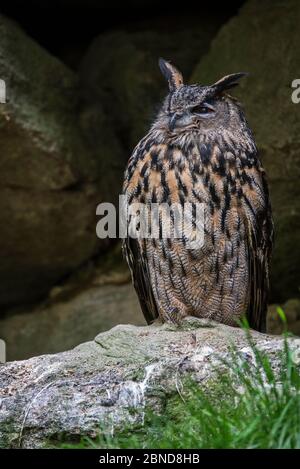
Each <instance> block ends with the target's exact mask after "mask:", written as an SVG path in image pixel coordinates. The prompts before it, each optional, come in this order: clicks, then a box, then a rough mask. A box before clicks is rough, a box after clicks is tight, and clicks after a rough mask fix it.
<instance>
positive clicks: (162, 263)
mask: <svg viewBox="0 0 300 469" xmlns="http://www.w3.org/2000/svg"><path fill="white" fill-rule="evenodd" d="M159 66H160V69H161V71H162V74H163V75H164V77H165V78H166V80H167V82H168V85H169V93H168V95H167V96H166V98H165V99H164V101H163V103H162V106H161V108H160V110H159V112H158V114H157V117H156V119H155V121H154V123H153V124H152V126H151V128H150V130H149V132H148V133H147V135H146V136H145V137H144V138H142V140H141V141H140V142H139V143H138V145H137V146H136V148H135V149H134V151H133V153H132V156H131V157H130V159H129V161H128V165H127V168H126V171H125V177H124V185H123V196H124V197H125V200H126V204H127V210H128V209H129V212H130V208H132V207H133V206H138V207H142V206H143V207H146V208H147V209H149V211H150V212H151V207H153V206H154V205H155V206H160V205H163V206H164V207H165V205H166V204H167V205H169V206H171V207H172V206H173V205H174V206H180V207H183V208H184V207H186V206H189V207H192V210H190V211H188V213H189V214H190V215H189V216H190V220H189V221H190V226H191V227H192V229H191V230H190V232H191V233H194V231H195V230H193V227H195V226H196V225H197V224H196V217H195V210H194V208H195V207H196V206H197V205H199V206H201V207H202V212H201V213H202V224H201V227H202V232H203V236H202V242H201V243H199V245H196V246H195V245H194V244H193V243H190V242H189V241H190V240H189V238H188V236H186V235H185V234H183V235H182V236H173V235H170V236H162V228H163V226H164V225H166V224H167V222H169V223H170V224H171V225H172V223H173V224H174V223H175V222H174V213H173V212H172V211H169V216H168V220H166V219H165V218H163V217H162V216H159V218H158V223H157V224H158V227H159V230H158V231H159V234H158V236H148V235H147V236H146V235H145V230H143V235H141V236H136V235H135V236H131V235H130V230H128V232H127V236H126V237H125V239H124V240H123V251H124V254H125V257H126V259H127V262H128V264H129V267H130V270H131V274H132V279H133V284H134V287H135V290H136V292H137V295H138V298H139V301H140V305H141V309H142V311H143V314H144V316H145V319H146V321H147V322H148V323H151V322H153V321H154V320H156V319H157V318H158V319H160V320H161V321H163V322H172V323H176V324H180V322H181V320H182V319H183V318H184V317H186V316H195V317H199V318H208V319H212V320H214V321H217V322H221V323H224V324H227V325H231V326H236V325H238V324H239V323H240V320H241V319H242V318H244V317H246V318H247V320H248V323H249V325H250V327H251V328H253V329H256V330H258V331H262V332H263V331H265V328H266V309H267V298H268V290H269V266H270V257H271V251H272V244H273V222H272V214H271V205H270V200H269V192H268V185H267V180H266V175H265V171H264V169H263V167H262V164H261V162H260V159H259V156H258V152H257V148H256V145H255V142H254V138H253V135H252V132H251V130H250V128H249V127H248V124H247V121H246V119H245V116H244V113H243V110H242V108H241V106H240V104H239V103H238V102H237V100H236V99H234V98H233V97H232V96H231V95H229V94H228V93H227V91H228V90H229V89H231V88H233V87H234V86H236V85H237V84H238V81H239V80H240V79H241V78H242V77H243V76H244V75H245V74H244V73H235V74H232V75H227V76H225V77H223V78H222V79H220V80H219V81H217V82H216V83H214V84H213V85H210V86H202V85H199V84H192V85H185V84H184V82H183V77H182V74H181V73H180V71H179V70H178V69H177V68H176V67H175V66H173V65H172V64H171V63H170V62H167V61H165V60H164V59H160V60H159ZM129 212H128V213H129ZM159 213H160V212H159ZM172 214H173V216H172ZM129 218H130V217H127V220H128V225H129V224H130V220H129ZM136 228H137V230H136V232H138V229H139V227H138V224H137V225H136ZM147 234H148V231H147Z"/></svg>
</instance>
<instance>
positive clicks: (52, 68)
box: [0, 16, 121, 310]
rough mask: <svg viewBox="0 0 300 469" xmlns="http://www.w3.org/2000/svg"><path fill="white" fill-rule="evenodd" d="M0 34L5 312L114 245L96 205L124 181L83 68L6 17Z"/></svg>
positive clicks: (0, 238)
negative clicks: (104, 238) (74, 68)
mask: <svg viewBox="0 0 300 469" xmlns="http://www.w3.org/2000/svg"><path fill="white" fill-rule="evenodd" d="M0 34H1V44H0V78H1V79H2V80H4V81H5V83H6V91H7V100H6V103H3V104H0V217H1V231H0V257H1V263H0V307H1V308H2V310H3V309H5V308H7V307H9V306H12V305H15V304H21V303H29V302H32V301H35V300H37V299H38V298H40V297H42V296H43V295H45V294H46V292H47V291H48V290H49V288H50V287H51V286H52V285H53V284H54V283H55V282H56V281H58V280H60V279H61V278H63V277H65V276H66V275H67V274H68V273H70V272H72V271H73V270H74V269H76V268H77V267H78V266H80V265H81V264H83V263H84V262H86V260H88V259H89V258H90V257H91V256H93V255H94V254H95V253H96V252H97V251H98V250H99V249H100V248H101V247H102V248H103V247H105V245H106V244H105V243H101V242H100V241H99V240H98V239H97V237H96V235H95V225H96V216H95V210H96V205H97V204H98V203H99V202H101V201H102V200H108V201H110V200H113V199H114V198H115V196H116V195H117V194H118V191H119V188H120V179H121V170H120V171H119V173H118V178H117V177H116V165H115V164H114V161H115V158H118V144H117V139H116V138H115V136H114V134H113V131H111V130H110V129H108V128H107V127H106V121H105V118H104V117H103V115H102V114H101V109H100V110H99V109H97V113H92V112H91V110H90V109H89V110H86V109H85V108H84V106H83V102H82V101H81V96H80V88H79V83H78V79H77V77H76V75H75V74H74V73H73V72H71V71H70V70H69V69H68V68H66V67H65V66H64V65H63V64H62V63H60V62H59V61H58V60H57V59H56V58H54V57H53V56H51V55H50V54H48V53H47V52H46V51H45V50H43V49H42V48H41V47H40V46H39V45H38V44H36V43H35V42H34V41H33V40H31V39H30V38H29V37H28V36H27V35H26V34H25V33H24V32H23V31H22V30H21V29H20V28H19V27H18V26H17V25H16V24H14V23H13V22H12V21H10V20H8V19H6V18H5V17H4V16H0ZM93 133H94V134H95V135H96V137H97V144H98V146H97V149H96V151H95V150H94V149H93V148H92V146H91V138H92V137H91V135H92V134H93ZM101 136H102V137H103V138H102V140H101ZM100 142H102V144H100ZM109 142H111V144H110V145H109Z"/></svg>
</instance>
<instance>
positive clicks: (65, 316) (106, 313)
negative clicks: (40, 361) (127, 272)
mask: <svg viewBox="0 0 300 469" xmlns="http://www.w3.org/2000/svg"><path fill="white" fill-rule="evenodd" d="M119 323H130V324H138V325H142V324H145V321H144V316H143V314H142V312H141V310H140V306H139V303H138V299H137V296H136V294H135V292H134V290H133V287H132V285H131V283H124V284H121V285H111V284H107V285H100V286H99V285H90V286H89V287H86V288H84V289H83V290H82V291H79V292H77V293H75V294H74V295H72V296H71V297H68V298H65V299H58V300H56V301H51V300H48V301H46V302H43V303H42V304H41V305H37V306H35V307H34V308H33V309H32V310H30V311H26V310H25V311H24V310H22V311H21V312H18V313H15V314H12V313H11V312H10V314H8V315H7V316H6V317H4V318H2V319H0V331H1V332H0V334H1V339H3V340H5V342H6V353H7V360H21V359H24V358H28V357H33V356H35V355H40V354H45V353H56V352H61V351H63V350H66V349H70V348H72V347H75V346H76V345H78V344H80V343H81V342H83V341H86V340H91V339H93V337H94V335H95V331H99V332H100V331H105V330H107V329H109V328H111V327H113V326H115V325H116V324H119Z"/></svg>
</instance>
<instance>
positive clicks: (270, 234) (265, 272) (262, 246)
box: [247, 193, 274, 332]
mask: <svg viewBox="0 0 300 469" xmlns="http://www.w3.org/2000/svg"><path fill="white" fill-rule="evenodd" d="M266 197H267V204H266V209H265V210H264V211H262V212H261V213H260V215H259V216H258V217H257V219H256V223H255V224H254V225H253V224H251V227H250V224H249V228H248V236H247V250H248V266H249V278H250V285H249V287H250V288H249V304H248V312H247V319H248V322H249V325H250V327H251V328H253V329H256V330H257V331H260V332H265V331H266V315H267V306H268V291H269V267H270V260H271V254H272V248H273V238H274V229H273V220H272V214H271V206H270V203H269V197H268V193H266Z"/></svg>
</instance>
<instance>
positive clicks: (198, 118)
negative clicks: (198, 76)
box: [158, 59, 245, 134]
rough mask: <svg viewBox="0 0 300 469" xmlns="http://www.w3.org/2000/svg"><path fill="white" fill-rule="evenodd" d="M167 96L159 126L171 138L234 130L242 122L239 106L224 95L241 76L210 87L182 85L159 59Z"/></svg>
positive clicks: (237, 75) (220, 81)
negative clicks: (230, 127)
mask: <svg viewBox="0 0 300 469" xmlns="http://www.w3.org/2000/svg"><path fill="white" fill-rule="evenodd" d="M159 65H160V68H161V70H162V72H163V74H164V76H165V77H166V78H167V80H168V82H169V89H170V93H169V95H168V96H167V98H166V100H165V101H164V104H163V106H162V109H161V111H160V113H159V117H158V123H159V125H160V126H162V127H164V128H167V129H168V131H169V132H170V133H172V134H176V133H183V132H188V131H189V130H192V131H197V130H199V131H204V130H205V129H207V130H213V129H220V128H223V127H228V126H234V125H235V124H238V122H240V121H241V117H242V116H241V112H240V108H239V106H238V105H237V104H236V103H235V102H234V101H233V100H232V99H230V98H228V96H227V95H225V94H224V91H226V90H228V89H230V88H232V87H234V86H236V85H237V84H238V83H237V82H238V80H239V79H240V78H241V77H242V76H244V75H245V74H244V73H236V74H233V75H227V76H225V77H224V78H222V79H221V80H219V81H217V82H216V83H215V84H213V85H211V86H201V85H184V84H183V79H182V75H181V73H180V72H179V71H178V70H177V69H176V68H175V67H174V66H173V65H171V64H170V63H169V62H166V61H164V60H163V59H160V61H159Z"/></svg>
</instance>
